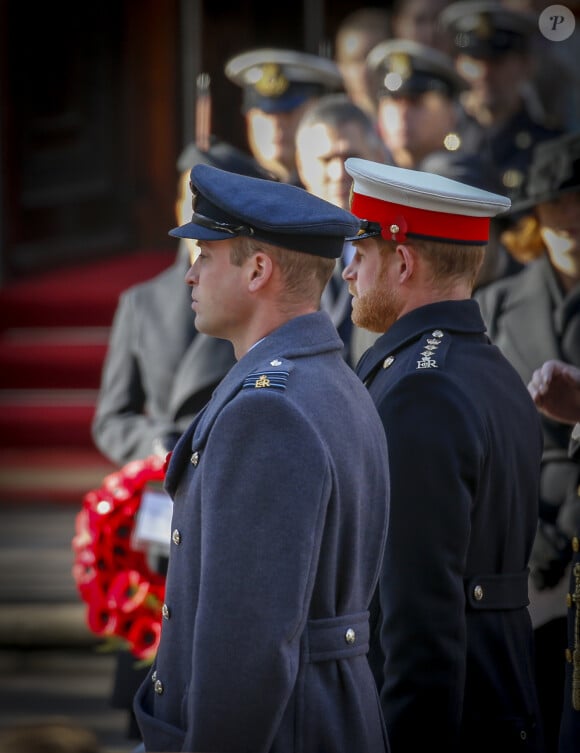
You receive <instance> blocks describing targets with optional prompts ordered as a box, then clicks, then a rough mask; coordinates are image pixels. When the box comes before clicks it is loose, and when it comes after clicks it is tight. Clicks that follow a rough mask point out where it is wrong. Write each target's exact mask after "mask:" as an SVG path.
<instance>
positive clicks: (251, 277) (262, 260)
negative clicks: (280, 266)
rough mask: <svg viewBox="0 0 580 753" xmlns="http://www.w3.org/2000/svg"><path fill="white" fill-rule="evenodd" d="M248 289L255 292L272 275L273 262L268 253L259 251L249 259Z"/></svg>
mask: <svg viewBox="0 0 580 753" xmlns="http://www.w3.org/2000/svg"><path fill="white" fill-rule="evenodd" d="M248 264H249V266H248V290H249V291H250V292H251V293H255V292H256V291H257V290H260V288H262V287H264V285H265V284H266V283H267V282H268V280H270V278H271V277H272V271H273V268H274V266H273V263H272V259H271V257H270V256H268V254H265V253H263V252H262V251H257V252H256V253H255V254H254V255H253V256H251V257H250V258H249V259H248Z"/></svg>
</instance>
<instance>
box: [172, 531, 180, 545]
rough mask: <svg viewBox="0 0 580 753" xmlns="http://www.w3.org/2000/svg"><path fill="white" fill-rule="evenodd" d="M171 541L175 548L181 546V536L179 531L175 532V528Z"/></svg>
mask: <svg viewBox="0 0 580 753" xmlns="http://www.w3.org/2000/svg"><path fill="white" fill-rule="evenodd" d="M171 540H172V541H173V543H174V544H175V546H179V545H180V544H181V534H180V533H179V531H178V530H177V528H176V529H175V531H173V533H172V534H171Z"/></svg>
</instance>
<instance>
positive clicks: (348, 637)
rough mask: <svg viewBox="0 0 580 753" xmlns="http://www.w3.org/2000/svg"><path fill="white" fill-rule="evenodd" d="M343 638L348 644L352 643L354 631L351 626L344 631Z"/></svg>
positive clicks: (354, 636)
mask: <svg viewBox="0 0 580 753" xmlns="http://www.w3.org/2000/svg"><path fill="white" fill-rule="evenodd" d="M344 640H345V641H346V642H347V643H348V645H349V646H352V644H353V643H354V642H355V641H356V633H355V632H354V630H353V629H352V628H349V629H348V630H347V631H346V633H345V634H344Z"/></svg>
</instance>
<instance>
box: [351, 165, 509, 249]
mask: <svg viewBox="0 0 580 753" xmlns="http://www.w3.org/2000/svg"><path fill="white" fill-rule="evenodd" d="M345 168H346V171H347V173H348V174H349V175H350V176H351V177H352V178H353V187H352V199H351V212H353V214H355V215H356V216H357V217H359V218H360V219H362V220H367V221H368V222H371V223H375V224H376V225H380V229H379V228H378V227H377V228H376V232H375V233H372V232H371V233H368V232H366V231H365V233H364V234H365V235H372V234H376V235H378V234H379V233H380V234H381V235H382V236H383V237H384V238H386V239H388V240H395V241H403V240H405V238H406V237H407V236H410V237H417V238H426V239H431V240H438V241H448V242H452V243H464V244H469V245H484V244H486V243H487V241H488V240H489V220H490V218H491V217H495V216H496V215H498V214H502V213H503V212H506V211H507V210H508V209H509V208H510V206H511V201H510V199H509V198H507V197H506V196H501V195H500V194H496V193H491V192H490V191H484V190H483V189H481V188H476V187H474V186H470V185H467V184H466V183H460V182H459V181H456V180H452V179H450V178H445V177H443V176H441V175H436V174H434V173H428V172H422V171H420V170H408V169H406V168H402V167H394V166H393V165H384V164H382V163H379V162H371V161H370V160H364V159H359V158H357V157H351V158H349V159H347V160H346V162H345Z"/></svg>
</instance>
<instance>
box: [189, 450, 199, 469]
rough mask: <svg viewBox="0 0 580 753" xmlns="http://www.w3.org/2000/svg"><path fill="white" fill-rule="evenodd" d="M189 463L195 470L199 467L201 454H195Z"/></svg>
mask: <svg viewBox="0 0 580 753" xmlns="http://www.w3.org/2000/svg"><path fill="white" fill-rule="evenodd" d="M189 462H190V463H191V464H192V466H193V467H194V468H195V467H196V466H197V464H198V463H199V452H198V451H197V450H196V451H195V452H194V453H193V455H192V456H191V458H190V459H189Z"/></svg>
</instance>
